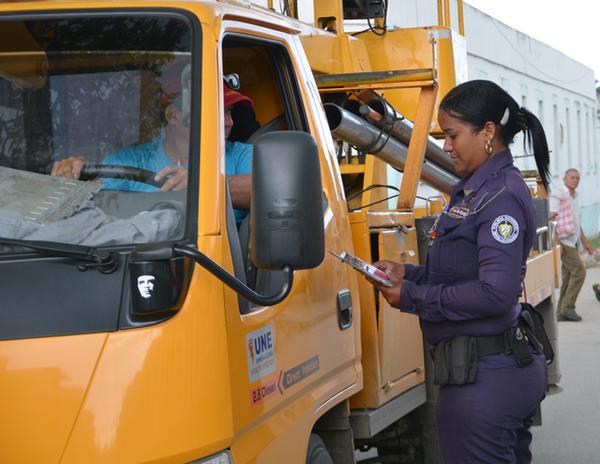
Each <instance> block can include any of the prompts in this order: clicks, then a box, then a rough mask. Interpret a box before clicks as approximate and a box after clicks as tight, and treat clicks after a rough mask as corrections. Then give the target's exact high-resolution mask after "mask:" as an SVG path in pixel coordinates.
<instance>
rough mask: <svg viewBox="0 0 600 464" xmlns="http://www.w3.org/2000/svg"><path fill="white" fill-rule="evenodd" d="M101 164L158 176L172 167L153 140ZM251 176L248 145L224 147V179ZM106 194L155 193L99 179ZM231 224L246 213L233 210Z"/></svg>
mask: <svg viewBox="0 0 600 464" xmlns="http://www.w3.org/2000/svg"><path fill="white" fill-rule="evenodd" d="M102 164H116V165H120V166H132V167H136V168H141V169H146V170H148V171H152V172H159V171H160V170H162V169H163V168H165V167H167V166H175V163H173V161H172V160H171V158H169V156H168V155H167V154H166V153H165V150H164V149H163V144H162V139H158V140H154V141H152V142H148V143H145V144H143V145H137V146H134V147H128V148H124V149H122V150H118V151H115V152H114V153H111V154H110V155H108V156H107V157H106V158H104V160H103V161H102ZM251 172H252V145H250V144H247V143H242V142H226V143H225V173H226V174H227V175H228V176H235V175H239V174H250V173H251ZM102 182H103V183H104V188H105V189H107V190H127V191H131V192H158V190H159V189H158V188H156V187H154V186H152V185H148V184H144V183H143V182H136V181H133V180H125V179H102ZM234 213H235V220H236V222H237V224H238V225H239V224H240V223H241V222H242V221H243V220H244V218H245V217H246V215H247V214H248V211H245V210H238V209H236V210H234Z"/></svg>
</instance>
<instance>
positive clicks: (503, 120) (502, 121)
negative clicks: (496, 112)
mask: <svg viewBox="0 0 600 464" xmlns="http://www.w3.org/2000/svg"><path fill="white" fill-rule="evenodd" d="M509 117H510V111H509V109H508V106H507V107H506V109H505V110H504V114H503V115H502V118H501V119H500V125H501V126H505V125H506V123H507V122H508V118H509Z"/></svg>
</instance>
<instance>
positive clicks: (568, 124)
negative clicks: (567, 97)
mask: <svg viewBox="0 0 600 464" xmlns="http://www.w3.org/2000/svg"><path fill="white" fill-rule="evenodd" d="M565 128H566V130H565V135H564V138H563V141H564V143H566V144H567V169H570V168H572V167H574V166H573V159H572V158H571V115H570V113H569V107H566V108H565Z"/></svg>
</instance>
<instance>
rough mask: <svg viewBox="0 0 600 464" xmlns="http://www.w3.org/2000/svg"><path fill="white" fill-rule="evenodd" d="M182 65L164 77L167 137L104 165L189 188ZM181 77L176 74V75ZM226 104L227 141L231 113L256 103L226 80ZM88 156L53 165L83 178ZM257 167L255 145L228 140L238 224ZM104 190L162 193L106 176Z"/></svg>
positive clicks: (57, 170) (116, 155)
mask: <svg viewBox="0 0 600 464" xmlns="http://www.w3.org/2000/svg"><path fill="white" fill-rule="evenodd" d="M181 69H182V66H181V65H179V66H177V65H176V64H174V65H173V66H171V67H170V68H169V69H168V70H167V71H165V73H164V75H163V79H162V85H161V86H162V94H161V99H163V100H164V101H166V102H167V106H166V109H165V113H164V115H165V120H166V126H165V127H164V128H163V132H162V136H161V138H159V139H157V140H153V141H151V142H149V143H145V144H142V145H136V146H133V147H128V148H124V149H122V150H118V151H116V152H113V153H111V154H109V155H108V156H107V157H106V158H104V160H103V161H102V164H106V165H110V164H112V165H123V166H132V167H137V168H142V169H146V170H149V171H152V172H156V173H157V174H156V176H155V180H156V181H157V182H159V181H161V180H163V179H164V178H168V179H167V181H166V182H165V183H164V184H163V186H162V187H161V188H160V191H163V192H165V191H171V190H172V191H181V190H185V189H186V188H187V181H188V170H187V166H188V157H189V148H188V141H189V127H186V126H185V125H184V124H183V121H182V96H181V80H180V78H179V76H180V74H181ZM173 75H176V78H173ZM223 94H224V107H225V116H224V119H225V139H227V138H228V137H229V135H230V133H231V129H232V128H233V119H232V117H231V111H232V109H233V107H234V106H235V105H237V104H245V105H249V106H253V102H252V100H251V99H250V98H249V97H247V96H246V95H244V94H242V93H240V92H238V91H236V90H234V89H232V88H231V87H230V86H229V85H228V84H227V82H224V83H223ZM86 162H87V160H86V158H85V156H71V157H69V158H65V159H63V160H61V161H57V162H55V163H54V164H53V166H52V171H51V175H52V176H62V177H67V178H71V179H79V177H80V175H81V170H82V168H83V166H84V165H85V164H86ZM251 169H252V145H250V144H247V143H242V142H230V141H227V140H226V144H225V170H226V174H227V176H228V183H229V191H230V195H231V201H232V204H233V207H234V208H235V210H234V213H235V219H236V223H237V224H238V226H239V224H240V223H241V222H242V220H243V219H244V217H245V216H246V215H247V214H248V210H249V209H250V191H251V176H250V173H251ZM103 184H104V188H106V189H110V190H128V191H140V192H152V191H158V188H157V187H154V186H152V185H148V184H144V183H142V182H136V181H131V180H125V179H103Z"/></svg>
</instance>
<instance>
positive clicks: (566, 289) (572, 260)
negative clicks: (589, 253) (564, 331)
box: [557, 244, 585, 316]
mask: <svg viewBox="0 0 600 464" xmlns="http://www.w3.org/2000/svg"><path fill="white" fill-rule="evenodd" d="M561 247H562V249H563V250H564V251H563V252H562V253H561V255H560V259H561V261H562V268H561V271H562V285H561V286H560V298H559V300H558V309H557V315H559V316H560V315H562V314H566V313H573V312H575V301H577V295H579V290H581V287H582V286H583V281H584V280H585V266H584V265H583V262H582V261H581V258H580V257H579V251H577V248H576V247H575V248H574V247H570V246H567V245H565V244H562V245H561Z"/></svg>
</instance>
